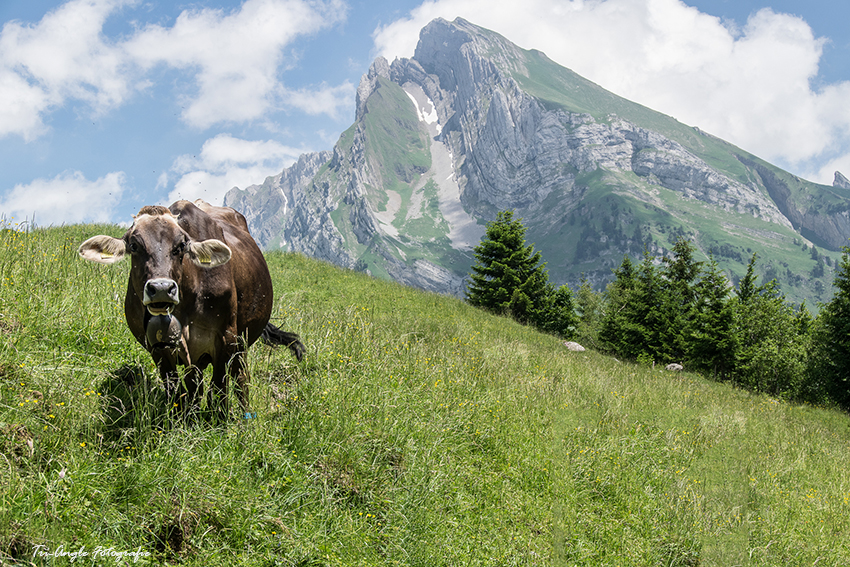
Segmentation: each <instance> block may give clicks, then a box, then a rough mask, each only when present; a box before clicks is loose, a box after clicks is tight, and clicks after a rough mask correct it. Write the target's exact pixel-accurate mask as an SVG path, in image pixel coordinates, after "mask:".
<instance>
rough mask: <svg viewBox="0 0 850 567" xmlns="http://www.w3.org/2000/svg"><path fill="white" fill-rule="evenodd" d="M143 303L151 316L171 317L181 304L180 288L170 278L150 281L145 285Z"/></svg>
mask: <svg viewBox="0 0 850 567" xmlns="http://www.w3.org/2000/svg"><path fill="white" fill-rule="evenodd" d="M142 303H144V305H145V307H147V308H148V312H150V314H151V315H170V314H171V311H173V310H174V307H175V306H176V305H177V304H178V303H180V288H179V287H178V286H177V282H175V281H174V280H172V279H169V278H155V279H150V280H148V281H147V283H146V284H145V293H144V298H143V299H142Z"/></svg>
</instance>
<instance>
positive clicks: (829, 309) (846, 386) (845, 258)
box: [810, 247, 850, 410]
mask: <svg viewBox="0 0 850 567" xmlns="http://www.w3.org/2000/svg"><path fill="white" fill-rule="evenodd" d="M843 251H844V253H843V254H842V256H841V261H840V263H839V264H838V268H837V270H836V272H835V281H834V282H833V283H834V285H835V287H836V290H835V295H834V296H833V297H832V300H831V301H830V302H829V303H827V304H826V305H825V306H824V308H823V310H822V311H821V313H820V316H819V317H818V323H819V325H818V328H817V330H816V331H815V336H814V340H815V345H814V346H815V353H816V356H814V357H813V361H812V365H811V369H812V371H813V372H810V379H811V380H815V381H818V382H820V383H821V385H822V386H821V388H822V389H823V390H825V391H826V392H827V393H828V395H829V397H830V398H831V399H832V400H833V401H834V402H836V403H838V404H839V405H840V406H841V407H842V408H843V409H845V410H848V409H850V248H847V247H844V248H843Z"/></svg>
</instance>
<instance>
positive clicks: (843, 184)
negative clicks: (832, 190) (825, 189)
mask: <svg viewBox="0 0 850 567" xmlns="http://www.w3.org/2000/svg"><path fill="white" fill-rule="evenodd" d="M832 186H833V187H839V188H841V189H850V179H847V178H846V177H844V174H842V173H841V172H840V171H836V172H835V179H834V180H833V181H832Z"/></svg>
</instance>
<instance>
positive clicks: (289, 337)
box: [260, 323, 307, 362]
mask: <svg viewBox="0 0 850 567" xmlns="http://www.w3.org/2000/svg"><path fill="white" fill-rule="evenodd" d="M260 338H262V339H263V342H264V343H266V344H267V345H272V346H285V347H289V350H291V351H292V354H294V355H295V358H297V359H298V361H299V362H300V361H301V359H302V358H304V353H305V352H306V350H307V349H305V348H304V345H303V344H302V343H301V339H300V338H299V337H298V335H296V334H295V333H289V332H287V331H283V330H281V329H278V328H277V327H275V326H274V325H272V324H271V323H268V324H267V325H266V328H265V329H263V334H262V335H260Z"/></svg>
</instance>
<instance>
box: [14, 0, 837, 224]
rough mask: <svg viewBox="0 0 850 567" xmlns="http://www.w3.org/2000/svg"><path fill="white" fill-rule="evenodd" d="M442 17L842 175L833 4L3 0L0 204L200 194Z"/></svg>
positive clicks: (312, 138) (275, 157)
mask: <svg viewBox="0 0 850 567" xmlns="http://www.w3.org/2000/svg"><path fill="white" fill-rule="evenodd" d="M438 16H439V17H444V18H446V19H454V18H455V17H457V16H462V17H464V18H466V19H467V20H470V21H471V22H473V23H476V24H478V25H481V26H484V27H486V28H489V29H492V30H494V31H497V32H499V33H501V34H502V35H504V36H505V37H507V38H508V39H510V40H511V41H513V42H515V43H517V44H518V45H520V46H522V47H525V48H535V49H540V50H542V51H544V52H546V53H547V55H549V57H551V58H552V59H554V60H555V61H557V62H559V63H561V64H562V65H564V66H566V67H569V68H571V69H573V70H575V71H576V72H578V73H579V74H581V75H583V76H585V77H587V78H589V79H591V80H593V81H595V82H597V83H598V84H600V85H602V86H603V87H605V88H607V89H609V90H612V91H613V92H615V93H617V94H620V95H622V96H625V97H626V98H630V99H632V100H635V101H637V102H640V103H642V104H645V105H647V106H650V107H651V108H654V109H656V110H659V111H661V112H664V113H666V114H669V115H671V116H674V117H676V118H677V119H678V120H680V121H681V122H684V123H686V124H690V125H694V126H698V127H700V128H702V129H703V130H705V131H708V132H711V133H713V134H715V135H718V136H720V137H722V138H724V139H727V140H729V141H730V142H732V143H735V144H737V145H738V146H740V147H742V148H744V149H747V150H749V151H751V152H753V153H755V154H757V155H759V156H761V157H763V158H765V159H768V160H769V161H771V162H774V163H776V164H778V165H780V166H782V167H784V168H786V169H788V170H789V171H791V172H793V173H795V174H797V175H800V176H801V177H805V178H807V179H811V180H813V181H818V182H821V183H826V184H829V183H831V182H832V176H833V173H834V171H835V170H841V171H842V172H844V173H845V174H847V175H848V176H850V31H848V26H847V25H846V22H848V21H850V4H848V3H839V2H835V1H828V0H823V1H821V0H807V1H801V0H796V1H791V0H764V1H757V0H687V1H682V0H562V1H552V0H523V1H522V2H518V1H500V2H492V0H433V1H428V2H421V1H405V0H402V1H392V2H391V1H388V0H370V1H365V0H364V1H359V0H349V1H345V0H324V1H323V0H309V1H308V0H246V1H244V2H240V1H224V0H200V1H197V2H180V1H179V0H178V1H177V2H174V1H165V0H70V1H67V2H62V1H49V0H3V1H2V2H0V26H2V28H0V156H2V157H0V215H2V218H4V219H6V222H8V223H11V224H15V223H18V222H21V221H23V220H28V219H32V218H33V216H34V217H35V221H36V223H37V224H39V225H42V226H45V225H50V224H62V223H74V222H83V221H109V222H127V221H129V220H130V216H131V215H132V214H133V213H135V212H136V211H137V210H138V209H139V208H140V207H141V206H142V205H145V204H152V203H165V204H168V203H170V202H171V201H172V200H174V199H175V198H178V197H182V198H191V199H194V198H197V197H202V198H205V199H207V200H209V201H211V202H214V203H220V202H221V198H222V196H223V195H224V193H225V192H226V191H227V190H228V189H230V188H231V187H233V186H239V187H246V186H248V185H251V184H255V183H262V181H263V180H264V179H265V177H267V176H269V175H274V174H276V173H279V172H280V171H281V170H282V169H283V168H284V167H286V166H288V165H290V164H291V163H292V162H293V161H294V160H295V159H297V157H298V155H300V154H301V153H303V152H306V151H316V150H323V149H331V148H332V147H333V144H334V142H335V141H336V139H337V138H338V136H339V134H340V133H341V132H342V131H343V130H345V129H346V128H348V126H350V125H351V123H352V121H353V119H354V97H355V89H356V87H357V84H358V82H359V80H360V77H361V76H362V75H363V74H364V73H365V72H366V71H367V70H368V68H369V65H370V64H371V62H372V61H373V59H374V58H375V57H376V56H378V55H383V56H386V57H387V58H388V59H390V60H392V59H393V58H394V57H396V56H401V57H404V56H411V55H412V53H413V49H414V47H415V44H416V40H417V37H418V32H419V30H420V29H421V28H422V27H423V26H424V25H425V24H426V23H427V22H428V21H430V20H431V19H433V18H435V17H438Z"/></svg>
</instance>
